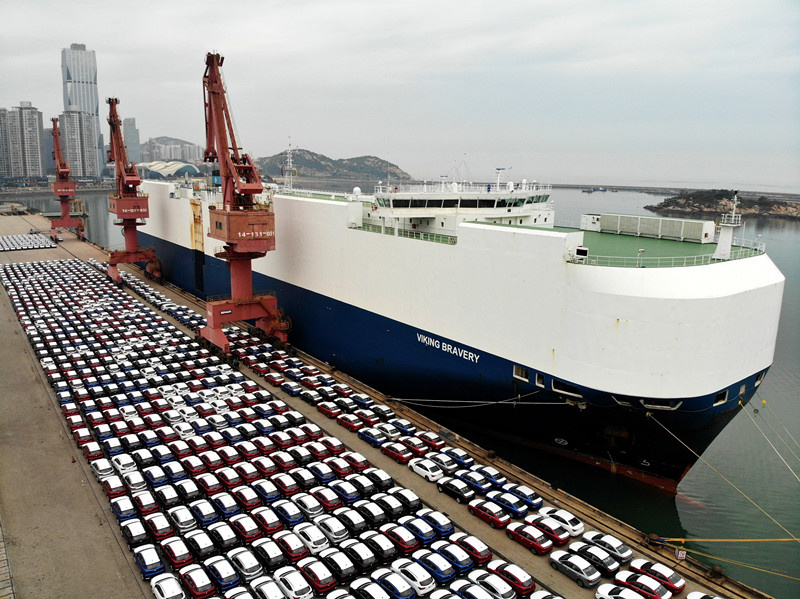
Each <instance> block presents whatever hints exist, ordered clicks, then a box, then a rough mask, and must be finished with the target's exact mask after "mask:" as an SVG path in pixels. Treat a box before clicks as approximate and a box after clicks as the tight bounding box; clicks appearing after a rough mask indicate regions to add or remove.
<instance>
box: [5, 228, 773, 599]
mask: <svg viewBox="0 0 800 599" xmlns="http://www.w3.org/2000/svg"><path fill="white" fill-rule="evenodd" d="M49 226H50V225H49V221H47V219H45V218H44V217H43V216H41V215H19V216H4V217H0V235H18V234H26V233H27V232H28V231H29V230H30V229H32V228H35V229H42V230H46V229H49ZM63 237H64V241H63V242H62V243H59V244H58V246H57V247H56V248H50V249H41V250H27V251H18V252H17V251H15V252H3V253H0V263H2V264H7V263H14V262H31V261H41V260H63V259H72V258H78V259H80V260H84V261H85V260H88V259H90V258H94V259H96V260H99V261H103V260H105V259H106V257H107V254H106V253H105V252H104V251H103V250H102V248H99V247H97V246H95V245H93V244H91V243H88V242H82V241H80V240H79V239H77V238H76V237H75V236H74V235H73V234H71V233H67V232H65V233H64V234H63ZM122 270H127V271H128V272H130V273H132V274H134V275H136V276H138V277H139V278H141V279H144V276H143V273H142V272H141V271H139V270H138V269H137V268H136V267H134V266H130V265H124V266H123V267H122ZM147 283H148V284H149V285H151V286H153V287H155V288H156V289H158V290H159V291H160V292H162V293H164V294H165V295H166V296H168V297H171V298H173V299H174V301H175V302H176V303H178V304H182V305H186V306H189V307H190V308H192V309H194V310H195V311H197V312H200V313H204V312H205V304H204V302H203V301H202V300H199V299H197V298H195V297H193V296H190V295H189V294H187V293H185V292H183V291H181V290H179V289H177V288H176V287H174V286H170V285H166V286H165V285H158V284H156V283H155V282H153V281H147ZM126 291H127V292H128V293H131V294H132V295H133V297H135V298H136V299H137V300H139V301H142V300H141V299H140V298H139V297H138V296H136V295H134V294H133V293H132V291H130V289H127V288H126ZM161 316H163V317H164V318H165V319H166V320H167V321H168V322H170V323H171V324H173V325H175V326H176V327H177V328H179V329H181V330H182V331H184V332H185V333H186V334H188V335H193V334H194V333H193V332H192V331H189V330H188V329H186V328H184V327H183V326H182V325H180V323H178V322H177V321H176V320H174V319H173V318H172V317H170V316H168V315H166V314H163V313H161ZM0 339H2V340H3V343H2V348H1V349H0V464H2V467H1V468H0V531H1V532H0V557H2V558H5V560H7V565H6V561H3V560H0V599H4V598H5V597H22V598H24V597H76V596H90V597H138V596H142V597H147V598H150V597H152V593H151V591H150V587H149V584H148V583H145V582H143V581H142V580H141V578H140V576H139V574H138V570H137V568H136V566H135V565H134V563H133V556H132V553H131V552H130V551H128V550H127V548H126V547H125V543H124V541H123V540H122V538H121V536H120V534H119V527H118V525H117V522H116V519H115V518H114V516H113V514H112V513H111V511H110V508H109V504H108V501H107V499H106V497H105V495H104V494H103V492H102V490H101V488H100V486H99V484H97V482H96V481H95V479H94V477H93V476H92V474H91V472H90V471H89V468H88V465H87V463H86V460H85V459H84V458H83V455H82V453H81V451H80V450H79V449H78V448H77V447H76V446H75V444H74V442H73V441H72V437H71V435H70V434H69V430H68V428H67V426H66V423H65V421H64V419H63V417H62V415H61V412H60V410H59V408H58V402H57V400H56V397H55V394H54V393H53V391H52V389H51V387H50V386H49V385H48V383H47V379H46V377H45V375H44V373H43V371H42V369H41V368H40V367H39V365H38V363H37V362H38V360H36V358H35V356H34V354H33V351H32V349H31V347H30V345H29V344H28V342H27V339H26V337H25V335H24V334H23V332H22V330H21V328H20V325H19V323H18V322H17V318H16V316H15V314H14V313H13V311H12V309H11V305H10V303H9V298H8V295H7V294H6V293H5V292H4V291H2V292H0ZM298 357H300V359H302V360H303V362H306V363H308V364H312V365H314V366H317V367H318V368H319V369H320V371H322V372H327V373H331V374H333V375H334V376H335V377H336V379H337V380H338V381H339V382H343V383H346V384H348V385H349V386H350V387H351V388H353V389H354V390H356V391H358V392H363V393H367V394H368V395H369V396H370V397H372V398H373V399H374V400H375V401H376V402H378V403H384V404H386V405H388V406H389V407H391V408H392V409H393V410H394V411H395V412H396V413H397V415H398V416H400V417H403V418H406V419H408V420H410V421H411V422H412V423H414V424H415V425H417V427H418V428H420V429H428V430H432V431H434V432H440V430H441V426H440V425H439V424H437V423H435V422H433V421H431V420H429V419H428V418H426V417H425V416H423V415H421V414H419V413H417V412H414V411H413V410H410V409H409V408H407V407H406V406H404V405H402V404H400V403H398V402H394V401H392V399H391V398H389V397H386V396H384V395H383V394H382V393H381V392H380V390H376V389H372V388H369V387H368V386H366V385H364V384H363V383H361V382H359V381H357V380H355V379H353V378H351V377H349V376H347V374H346V373H342V372H340V371H337V370H334V371H333V372H331V371H332V370H333V369H332V368H331V367H330V366H329V365H328V364H325V363H322V362H320V361H318V360H316V359H314V358H313V356H308V355H304V354H302V352H298ZM240 371H241V372H242V374H244V375H245V376H248V377H249V378H251V379H252V380H253V381H255V382H256V383H258V384H259V385H260V386H262V387H263V388H265V389H267V390H269V391H270V392H271V393H273V395H275V396H276V398H278V399H282V400H283V401H285V402H286V403H287V404H288V405H290V406H291V407H292V409H295V410H298V411H299V412H301V413H302V414H303V415H305V417H306V418H307V419H308V421H309V422H312V423H314V424H317V425H318V426H319V427H320V428H322V429H323V430H324V431H325V432H326V433H327V434H330V435H332V436H336V437H338V438H339V439H341V440H342V441H343V442H344V443H345V444H346V445H347V446H349V448H351V449H352V450H354V451H358V452H360V453H362V454H363V455H364V456H365V457H366V458H367V459H368V460H369V461H370V462H372V464H373V465H374V466H377V467H379V468H383V469H384V470H386V472H388V473H389V474H390V475H391V476H392V477H393V478H394V479H395V481H397V483H398V484H401V485H403V486H406V487H408V488H410V489H412V490H413V491H414V492H415V493H416V494H417V495H419V497H420V498H421V499H422V501H423V502H424V503H426V504H428V505H429V506H430V507H432V508H434V509H437V510H439V511H441V512H443V513H445V514H446V515H448V516H449V517H450V519H451V520H452V521H453V523H454V524H455V525H456V527H457V528H459V529H462V530H464V531H466V532H467V533H469V534H474V535H475V536H477V537H479V538H481V539H482V540H484V542H486V543H487V544H488V545H489V546H490V547H491V548H492V549H493V551H494V553H495V556H496V557H501V558H503V559H506V560H508V561H509V562H512V563H516V564H518V565H520V566H521V567H523V568H525V569H526V570H527V571H528V572H530V574H532V575H533V576H534V578H535V579H536V581H537V589H539V588H545V589H548V590H550V591H551V592H553V593H555V594H557V595H561V596H562V597H565V598H567V599H570V598H573V597H576V598H589V597H594V596H595V595H594V593H595V590H594V589H581V588H578V587H577V586H576V584H575V583H574V582H573V581H572V580H570V579H568V578H567V577H566V576H564V575H563V574H561V573H559V572H556V571H555V570H553V569H551V567H550V565H549V563H548V559H547V555H544V556H535V555H533V554H531V552H530V551H528V550H526V549H524V548H523V547H522V546H521V545H519V544H517V543H515V542H514V541H512V540H510V539H509V538H507V537H506V535H505V532H504V531H502V530H495V529H492V528H490V527H489V525H488V524H486V523H484V522H483V521H481V520H479V519H478V518H476V517H474V516H471V515H470V514H469V513H468V512H467V509H466V507H465V506H462V505H459V504H458V503H456V501H455V500H453V499H451V498H449V497H447V496H446V495H444V494H440V493H438V492H437V489H436V485H435V484H434V483H430V482H426V481H424V480H423V479H422V478H421V477H419V476H418V475H416V474H415V473H413V472H412V471H411V470H410V469H408V468H407V467H405V466H402V465H399V464H396V463H395V462H394V461H393V460H391V459H390V458H388V457H386V456H384V455H383V454H382V453H381V452H380V450H379V449H376V448H373V447H371V446H370V445H368V444H367V443H365V442H363V441H362V440H360V439H359V438H358V437H357V435H356V434H355V433H352V432H349V431H347V430H346V429H344V428H343V427H342V426H339V425H338V424H337V423H336V422H335V420H329V419H328V418H326V417H325V416H324V415H323V414H321V413H320V412H318V411H317V410H316V408H314V407H312V406H310V405H308V404H306V403H304V402H303V401H301V400H300V399H299V398H291V397H288V396H287V395H286V394H285V393H284V392H283V391H282V390H281V389H280V388H274V387H271V386H269V385H267V384H266V383H265V381H264V379H263V378H261V377H259V376H258V375H256V374H255V373H253V372H252V371H250V370H249V369H248V368H246V367H244V366H242V367H241V369H240ZM447 440H448V442H449V443H450V444H451V445H455V446H458V447H461V448H463V449H465V450H466V451H468V452H469V453H470V454H472V455H473V456H474V457H475V458H476V460H477V461H479V462H482V463H485V464H490V465H492V466H494V467H495V468H497V469H498V470H500V471H501V472H502V473H503V474H504V475H506V476H507V477H508V478H509V480H510V481H513V482H519V483H522V484H525V485H527V486H529V487H531V488H533V489H534V490H536V491H537V492H538V493H539V494H540V495H541V496H542V497H543V498H544V500H545V505H552V506H556V507H563V508H564V509H567V510H568V511H570V512H572V513H573V514H575V515H576V516H577V517H578V518H579V519H581V520H582V521H583V522H584V524H585V526H586V530H587V531H588V530H600V531H602V532H609V533H611V534H613V535H614V536H616V537H617V538H619V539H620V540H622V541H624V542H625V543H627V544H628V545H629V546H630V547H631V548H632V549H633V550H634V553H635V554H636V557H646V558H648V559H651V560H653V561H658V562H661V563H664V564H666V565H668V566H669V567H670V568H672V569H674V570H675V571H676V572H677V573H678V574H680V575H681V576H682V577H683V578H684V579H685V580H686V582H687V585H686V591H684V593H688V592H691V591H698V590H701V591H704V592H705V593H708V594H710V595H716V596H719V597H724V598H729V599H738V598H742V599H745V598H753V599H763V598H766V597H768V596H767V595H765V594H763V593H761V592H759V591H757V590H756V589H753V588H750V587H748V586H746V585H744V584H742V583H740V582H738V581H735V580H732V579H730V578H727V577H726V576H724V575H721V574H718V573H716V572H714V571H712V570H711V569H710V568H709V567H708V566H706V565H704V564H702V563H700V562H698V561H696V560H694V559H692V558H687V559H684V560H679V559H677V557H676V555H675V552H674V550H673V549H672V548H671V547H664V546H660V545H659V544H658V543H655V542H654V540H653V539H651V538H650V537H649V536H648V535H646V534H644V533H642V532H640V531H638V530H635V529H634V528H632V527H631V526H628V525H627V524H625V523H624V522H621V521H619V520H617V519H615V518H613V517H612V516H610V515H608V514H605V513H603V512H601V511H600V510H598V509H597V508H595V507H593V506H591V505H589V504H587V503H585V502H583V501H581V500H580V499H578V498H576V497H573V496H571V495H569V494H568V493H565V492H564V491H562V490H559V489H554V488H552V487H551V486H550V485H549V484H548V483H547V482H546V481H543V480H541V479H539V478H537V477H535V476H534V475H532V474H530V473H528V472H526V471H524V470H522V469H520V468H519V467H517V466H515V465H514V464H512V463H510V462H507V461H506V460H504V459H502V458H499V457H497V456H495V455H494V452H492V451H491V450H487V449H485V448H483V447H480V446H478V445H476V444H474V443H472V442H470V441H469V440H468V439H465V438H463V437H460V436H458V435H454V434H452V435H450V436H448V437H447ZM573 540H578V539H577V538H576V539H573ZM3 542H4V547H3ZM4 573H7V578H3V575H4ZM6 580H7V581H8V584H7V583H6ZM605 582H609V581H608V579H604V580H603V581H602V582H601V584H603V583H605ZM7 589H10V590H9V591H7ZM682 596H684V597H685V594H683V593H682Z"/></svg>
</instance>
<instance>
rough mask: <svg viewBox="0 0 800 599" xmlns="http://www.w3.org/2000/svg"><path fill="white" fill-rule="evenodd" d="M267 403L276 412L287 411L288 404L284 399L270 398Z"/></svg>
mask: <svg viewBox="0 0 800 599" xmlns="http://www.w3.org/2000/svg"><path fill="white" fill-rule="evenodd" d="M267 405H268V406H269V407H270V408H272V409H273V410H274V411H275V413H276V414H285V413H286V412H288V411H289V406H287V405H286V402H285V401H281V400H280V399H272V400H270V401H268V402H267Z"/></svg>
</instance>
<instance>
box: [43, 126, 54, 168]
mask: <svg viewBox="0 0 800 599" xmlns="http://www.w3.org/2000/svg"><path fill="white" fill-rule="evenodd" d="M53 142H54V140H53V128H52V127H45V129H44V174H45V175H48V176H49V175H55V174H56V159H55V156H54V155H53V152H54V149H53V148H54V146H53Z"/></svg>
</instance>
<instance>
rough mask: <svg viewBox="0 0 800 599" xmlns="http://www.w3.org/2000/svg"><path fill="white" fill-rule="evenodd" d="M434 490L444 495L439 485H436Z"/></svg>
mask: <svg viewBox="0 0 800 599" xmlns="http://www.w3.org/2000/svg"><path fill="white" fill-rule="evenodd" d="M436 490H437V491H439V493H444V489H442V488H441V487H440V486H439V485H436Z"/></svg>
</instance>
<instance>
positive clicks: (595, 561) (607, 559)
mask: <svg viewBox="0 0 800 599" xmlns="http://www.w3.org/2000/svg"><path fill="white" fill-rule="evenodd" d="M569 552H570V553H574V554H575V555H579V556H581V557H582V558H583V559H585V560H586V561H587V562H589V563H590V564H592V565H593V566H594V567H595V568H596V569H597V571H598V572H600V575H601V576H605V577H606V578H614V576H615V575H616V573H617V572H619V562H618V561H617V560H615V559H614V558H613V557H611V555H610V554H609V553H608V552H607V551H606V550H605V549H601V548H600V547H596V546H594V545H589V544H588V543H583V542H581V541H576V542H574V543H571V544H570V546H569Z"/></svg>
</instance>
